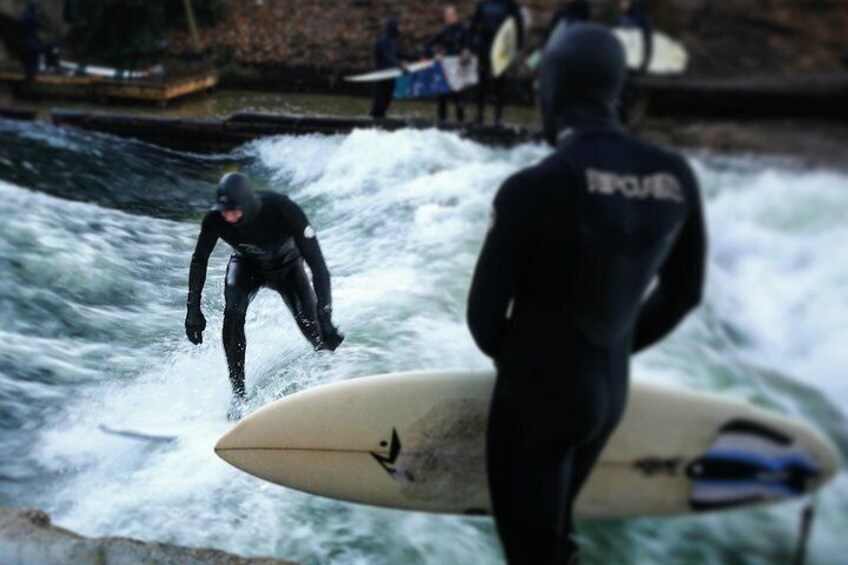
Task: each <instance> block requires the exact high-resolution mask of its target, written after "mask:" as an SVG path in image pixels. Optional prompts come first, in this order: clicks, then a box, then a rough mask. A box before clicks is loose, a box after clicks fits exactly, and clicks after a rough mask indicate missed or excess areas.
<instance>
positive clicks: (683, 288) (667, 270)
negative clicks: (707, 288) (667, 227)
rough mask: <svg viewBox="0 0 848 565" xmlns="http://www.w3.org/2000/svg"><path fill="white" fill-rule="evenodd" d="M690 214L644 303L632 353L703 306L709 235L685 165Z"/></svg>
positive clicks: (655, 340) (694, 187)
mask: <svg viewBox="0 0 848 565" xmlns="http://www.w3.org/2000/svg"><path fill="white" fill-rule="evenodd" d="M685 167H686V171H687V173H686V176H687V177H688V180H689V182H688V184H689V187H688V188H689V190H688V192H689V195H690V198H689V201H690V210H689V214H688V216H687V218H686V221H685V223H684V225H683V228H682V229H681V231H680V234H679V235H678V238H677V241H676V242H675V244H674V247H673V248H672V250H671V253H670V254H669V256H668V257H667V258H666V261H665V263H664V264H663V266H662V267H661V268H660V272H659V280H658V281H657V285H656V286H655V287H654V289H653V290H652V291H651V292H650V293H649V295H648V297H647V298H646V299H645V301H644V302H643V303H642V307H641V309H640V311H639V317H638V319H637V321H636V331H635V335H634V338H633V352H634V353H638V352H639V351H642V350H643V349H645V348H648V347H650V346H652V345H654V344H655V343H657V342H658V341H660V340H661V339H663V338H664V337H665V336H667V335H668V334H669V333H671V331H672V330H673V329H674V328H675V327H676V326H677V324H679V323H680V322H681V321H682V320H683V318H684V317H685V316H686V314H688V313H689V311H691V310H692V309H693V308H695V306H697V305H698V304H699V303H700V302H701V296H702V294H703V288H704V276H705V273H706V254H707V233H706V226H705V222H704V212H703V206H702V205H701V198H700V194H699V190H698V186H697V180H696V179H695V175H694V174H693V173H692V171H691V169H689V165H688V164H686V165H685Z"/></svg>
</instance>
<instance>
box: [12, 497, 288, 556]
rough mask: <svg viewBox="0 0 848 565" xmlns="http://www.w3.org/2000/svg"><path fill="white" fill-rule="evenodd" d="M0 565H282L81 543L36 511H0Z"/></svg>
mask: <svg viewBox="0 0 848 565" xmlns="http://www.w3.org/2000/svg"><path fill="white" fill-rule="evenodd" d="M0 563H3V564H4V565H42V564H44V565H52V564H56V565H60V564H61V565H76V564H89V563H91V564H97V565H143V564H151V565H152V564H156V565H286V564H287V563H289V564H291V562H286V561H279V560H276V559H266V558H245V557H239V556H237V555H233V554H231V553H226V552H224V551H220V550H217V549H198V548H190V547H180V546H176V545H170V544H164V543H155V542H143V541H138V540H133V539H128V538H113V537H106V538H87V537H83V536H80V535H77V534H75V533H73V532H70V531H68V530H65V529H64V528H59V527H57V526H54V525H52V524H51V522H50V516H49V515H47V514H46V513H44V512H41V511H40V510H28V509H20V508H2V507H0Z"/></svg>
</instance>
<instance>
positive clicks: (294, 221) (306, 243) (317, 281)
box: [284, 200, 333, 311]
mask: <svg viewBox="0 0 848 565" xmlns="http://www.w3.org/2000/svg"><path fill="white" fill-rule="evenodd" d="M284 207H285V217H286V219H287V221H288V223H289V226H290V228H291V230H292V233H293V234H294V242H295V244H296V245H297V248H298V250H299V251H300V254H301V255H302V256H303V258H304V260H306V264H307V265H309V270H310V271H312V284H313V286H314V287H315V295H316V296H317V297H318V310H319V311H321V310H323V309H324V308H325V307H327V306H330V307H332V304H333V301H332V298H331V292H330V271H329V269H327V263H326V262H325V261H324V254H323V253H321V247H320V246H319V245H318V238H317V237H316V235H315V230H314V229H313V228H312V226H310V225H309V219H308V218H307V217H306V214H304V213H303V210H302V209H301V208H300V206H298V205H297V204H295V203H294V202H292V201H291V200H287V201H286V203H285V205H284Z"/></svg>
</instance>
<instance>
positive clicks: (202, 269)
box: [186, 214, 218, 307]
mask: <svg viewBox="0 0 848 565" xmlns="http://www.w3.org/2000/svg"><path fill="white" fill-rule="evenodd" d="M213 223H214V222H213V219H212V216H211V215H210V214H207V215H206V217H205V218H203V223H202V224H201V227H200V235H199V236H198V237H197V245H196V246H195V248H194V253H193V254H192V256H191V267H190V268H189V272H188V298H187V299H186V305H187V306H189V307H192V306H200V296H201V294H202V292H203V285H204V284H206V267H207V265H208V264H209V256H210V255H211V254H212V250H213V249H215V244H216V243H217V242H218V232H217V230H216V229H215V227H214V225H213Z"/></svg>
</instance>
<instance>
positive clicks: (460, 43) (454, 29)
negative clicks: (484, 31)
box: [424, 6, 471, 122]
mask: <svg viewBox="0 0 848 565" xmlns="http://www.w3.org/2000/svg"><path fill="white" fill-rule="evenodd" d="M470 47H471V35H470V34H469V32H468V28H467V27H465V25H464V24H463V23H462V22H460V21H459V14H457V12H456V7H455V6H447V7H445V27H443V28H442V29H441V30H440V31H439V33H437V34H436V35H434V36H433V37H432V38H431V39H430V41H428V42H427V45H426V46H425V48H424V50H425V51H426V52H427V56H428V57H432V56H433V55H434V54H435V51H436V50H437V49H438V50H439V53H440V54H441V55H445V56H448V57H455V56H458V57H461V58H462V59H461V60H462V61H467V60H468V56H469V49H470ZM449 101H453V103H454V106H455V107H456V121H458V122H462V121H465V105H464V103H463V96H462V92H461V91H460V92H451V93H449V94H442V95H440V96H439V98H438V103H439V114H438V115H439V121H440V122H443V121H445V120H447V119H448V102H449Z"/></svg>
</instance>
